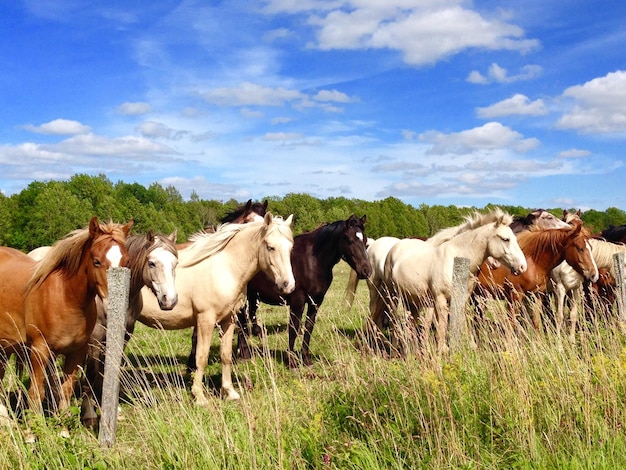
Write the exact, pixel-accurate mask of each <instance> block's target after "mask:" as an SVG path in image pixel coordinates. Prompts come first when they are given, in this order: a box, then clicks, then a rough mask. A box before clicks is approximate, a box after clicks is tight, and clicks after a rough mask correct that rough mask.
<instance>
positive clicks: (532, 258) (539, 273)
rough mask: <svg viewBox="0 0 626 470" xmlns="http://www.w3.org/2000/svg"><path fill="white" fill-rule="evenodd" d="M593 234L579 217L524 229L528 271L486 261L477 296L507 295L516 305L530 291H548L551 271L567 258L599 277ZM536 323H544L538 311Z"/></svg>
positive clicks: (521, 242) (577, 267) (522, 238)
mask: <svg viewBox="0 0 626 470" xmlns="http://www.w3.org/2000/svg"><path fill="white" fill-rule="evenodd" d="M589 237H590V233H589V231H588V230H587V229H586V228H584V227H583V226H582V222H581V221H578V220H575V221H572V225H570V226H569V228H567V229H552V230H537V229H533V230H528V231H524V232H521V233H520V234H519V235H518V243H519V245H520V247H521V248H522V251H523V252H524V255H525V256H526V261H527V263H528V269H527V270H526V272H524V273H521V274H518V275H513V274H511V272H510V271H509V270H508V269H506V268H504V267H498V268H491V267H489V266H488V265H487V264H483V265H482V266H481V268H480V271H479V273H478V277H477V278H478V286H476V289H475V290H474V293H473V294H474V296H477V295H490V296H493V297H496V298H505V299H506V300H508V301H509V302H511V304H512V308H514V309H516V307H517V306H518V305H519V304H520V302H521V301H522V300H523V298H524V296H525V295H526V294H530V293H533V294H538V293H540V294H544V293H545V292H546V290H547V288H548V283H549V281H550V273H551V271H552V270H553V269H554V268H555V267H556V266H557V265H559V264H560V263H561V262H562V261H564V260H565V261H567V262H568V264H570V265H571V266H572V267H573V268H574V269H575V270H576V272H578V273H579V274H580V275H581V276H583V277H584V278H585V279H597V277H598V267H597V265H596V263H595V261H594V259H593V256H592V254H591V247H590V245H589V243H588V239H589ZM533 323H534V325H535V327H537V328H539V326H540V324H541V322H540V318H539V314H538V313H537V312H535V314H534V315H533Z"/></svg>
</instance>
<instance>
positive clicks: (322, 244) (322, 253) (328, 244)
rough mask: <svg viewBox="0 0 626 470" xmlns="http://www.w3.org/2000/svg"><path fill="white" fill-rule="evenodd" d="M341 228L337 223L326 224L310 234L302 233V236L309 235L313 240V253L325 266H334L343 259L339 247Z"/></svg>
mask: <svg viewBox="0 0 626 470" xmlns="http://www.w3.org/2000/svg"><path fill="white" fill-rule="evenodd" d="M340 234H341V228H340V227H338V226H336V225H325V226H324V227H321V228H319V229H317V230H315V231H313V232H310V233H308V234H303V235H300V237H304V236H308V237H309V238H310V239H312V240H313V253H314V254H315V255H316V256H315V259H316V260H317V261H318V263H319V264H320V265H321V266H322V267H325V268H332V267H333V266H335V265H336V264H337V263H338V262H339V260H340V259H341V251H340V249H339V240H338V239H339V236H340Z"/></svg>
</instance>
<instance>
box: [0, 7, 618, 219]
mask: <svg viewBox="0 0 626 470" xmlns="http://www.w3.org/2000/svg"><path fill="white" fill-rule="evenodd" d="M625 19H626V2H623V1H602V0H600V1H597V2H589V1H588V0H584V1H583V0H551V1H545V0H525V1H523V2H510V1H506V0H487V1H475V2H469V1H459V0H384V1H383V0H354V1H334V0H319V1H313V0H270V1H256V2H252V1H250V2H246V1H239V0H228V1H219V0H216V1H172V0H159V1H158V2H154V1H149V2H148V1H130V2H129V1H127V0H125V1H117V0H113V1H106V2H95V1H88V0H28V1H22V0H14V1H11V2H2V3H0V41H1V46H0V64H1V67H0V190H1V191H2V192H3V193H4V194H6V195H10V194H13V193H16V192H19V191H21V190H22V189H23V188H24V187H26V186H27V185H28V184H29V183H30V182H32V181H33V180H40V181H42V180H49V179H59V180H63V179H67V178H69V177H71V176H72V175H73V174H76V173H88V174H94V175H96V174H99V173H104V174H106V175H107V176H108V177H109V178H110V179H111V180H112V181H113V182H117V181H118V180H122V181H125V182H128V183H132V182H138V183H141V184H144V185H146V186H148V185H150V184H151V183H153V182H158V183H160V184H162V185H170V184H171V185H173V186H175V187H176V188H177V189H178V190H179V191H180V193H181V194H182V195H183V197H185V198H188V197H189V196H190V194H191V193H192V191H195V192H196V193H197V194H198V195H199V196H200V197H201V198H204V199H217V200H221V201H226V200H229V199H231V198H234V199H236V200H239V201H244V200H247V199H248V198H252V199H260V198H262V197H265V196H284V195H285V194H287V193H294V192H295V193H308V194H311V195H312V196H315V197H319V198H327V197H331V196H335V197H338V196H343V197H346V198H350V199H351V198H357V199H364V200H370V201H374V200H379V199H384V198H386V197H388V196H394V197H397V198H399V199H401V200H403V201H404V202H406V203H409V204H413V205H416V206H417V205H419V204H422V203H425V204H429V205H434V204H444V205H448V204H453V205H457V206H466V205H473V206H477V207H483V206H484V205H485V204H487V203H494V204H505V205H520V206H524V207H528V208H536V207H549V208H558V207H562V208H581V209H583V210H586V209H589V208H594V209H598V210H604V209H606V208H607V207H619V208H621V209H626V192H625V191H624V180H625V176H626V168H625V167H624V156H623V153H624V152H623V149H624V144H625V142H626V47H625V46H626V28H624V20H625Z"/></svg>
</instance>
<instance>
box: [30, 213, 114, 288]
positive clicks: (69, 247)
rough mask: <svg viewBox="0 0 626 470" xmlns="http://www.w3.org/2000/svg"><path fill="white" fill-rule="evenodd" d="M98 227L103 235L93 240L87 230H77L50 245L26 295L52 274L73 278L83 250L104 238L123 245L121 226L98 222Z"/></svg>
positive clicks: (31, 279)
mask: <svg viewBox="0 0 626 470" xmlns="http://www.w3.org/2000/svg"><path fill="white" fill-rule="evenodd" d="M99 227H100V230H101V231H102V232H103V233H102V234H100V235H98V237H96V238H95V239H94V238H92V237H91V234H90V232H89V229H78V230H74V231H72V232H70V233H69V234H68V235H66V236H65V238H62V239H61V240H59V241H57V242H56V243H55V244H54V245H52V246H51V247H50V250H49V251H48V252H47V254H46V255H45V256H44V257H43V258H42V259H41V261H40V262H39V263H38V265H37V269H36V270H35V272H34V273H33V275H32V277H31V278H30V280H29V282H28V284H27V285H26V293H28V292H30V291H31V290H32V289H35V288H38V287H39V286H41V284H43V282H44V281H45V280H46V279H47V278H48V276H49V275H50V274H52V273H53V272H56V271H62V272H63V275H64V276H66V277H68V278H70V277H73V276H75V275H76V274H77V273H78V270H79V268H80V265H81V260H82V256H83V252H84V250H85V249H86V248H87V247H89V246H92V245H95V244H97V243H100V242H101V241H102V240H103V239H104V238H112V239H113V240H114V241H115V242H117V243H119V244H120V245H124V241H125V240H126V235H125V234H124V231H123V228H124V226H123V225H122V224H117V223H114V222H108V223H102V222H99Z"/></svg>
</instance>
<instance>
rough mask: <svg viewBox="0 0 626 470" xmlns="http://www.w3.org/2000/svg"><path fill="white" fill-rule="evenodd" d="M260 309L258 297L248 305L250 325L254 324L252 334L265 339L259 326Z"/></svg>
mask: <svg viewBox="0 0 626 470" xmlns="http://www.w3.org/2000/svg"><path fill="white" fill-rule="evenodd" d="M258 309H259V299H258V297H257V298H255V299H253V300H252V301H250V302H249V303H248V316H249V317H250V323H251V324H252V334H253V335H254V336H256V337H257V338H263V328H261V325H259V322H258V320H257V316H256V312H257V310H258Z"/></svg>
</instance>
